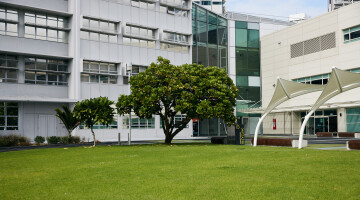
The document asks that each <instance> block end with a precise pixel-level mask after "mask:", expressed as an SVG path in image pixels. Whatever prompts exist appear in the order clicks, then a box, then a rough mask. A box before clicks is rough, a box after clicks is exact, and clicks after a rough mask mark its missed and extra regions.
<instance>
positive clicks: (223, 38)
mask: <svg viewBox="0 0 360 200" xmlns="http://www.w3.org/2000/svg"><path fill="white" fill-rule="evenodd" d="M227 40H228V39H227V27H226V26H218V41H219V45H227Z"/></svg>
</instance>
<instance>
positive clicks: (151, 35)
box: [125, 25, 155, 38]
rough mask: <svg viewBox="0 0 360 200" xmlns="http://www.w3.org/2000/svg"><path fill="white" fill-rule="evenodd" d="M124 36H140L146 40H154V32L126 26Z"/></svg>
mask: <svg viewBox="0 0 360 200" xmlns="http://www.w3.org/2000/svg"><path fill="white" fill-rule="evenodd" d="M125 34H126V35H131V36H141V37H148V38H155V30H154V29H149V28H143V27H137V26H131V25H126V26H125Z"/></svg>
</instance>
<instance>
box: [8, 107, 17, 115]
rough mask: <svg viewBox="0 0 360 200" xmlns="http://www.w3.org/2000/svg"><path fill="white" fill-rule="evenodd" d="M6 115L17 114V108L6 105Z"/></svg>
mask: <svg viewBox="0 0 360 200" xmlns="http://www.w3.org/2000/svg"><path fill="white" fill-rule="evenodd" d="M7 115H8V116H17V115H18V108H17V107H7Z"/></svg>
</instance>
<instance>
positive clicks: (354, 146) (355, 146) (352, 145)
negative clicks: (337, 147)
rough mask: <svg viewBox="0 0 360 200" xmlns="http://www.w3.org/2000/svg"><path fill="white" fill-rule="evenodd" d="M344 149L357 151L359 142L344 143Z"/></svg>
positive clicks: (359, 145)
mask: <svg viewBox="0 0 360 200" xmlns="http://www.w3.org/2000/svg"><path fill="white" fill-rule="evenodd" d="M346 148H347V149H348V150H351V149H358V150H360V140H350V141H347V142H346Z"/></svg>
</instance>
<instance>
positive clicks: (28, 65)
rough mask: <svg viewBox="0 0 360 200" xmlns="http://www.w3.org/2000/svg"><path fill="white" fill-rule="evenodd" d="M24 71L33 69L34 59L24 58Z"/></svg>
mask: <svg viewBox="0 0 360 200" xmlns="http://www.w3.org/2000/svg"><path fill="white" fill-rule="evenodd" d="M25 69H35V58H25Z"/></svg>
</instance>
